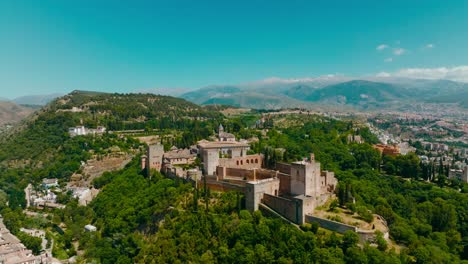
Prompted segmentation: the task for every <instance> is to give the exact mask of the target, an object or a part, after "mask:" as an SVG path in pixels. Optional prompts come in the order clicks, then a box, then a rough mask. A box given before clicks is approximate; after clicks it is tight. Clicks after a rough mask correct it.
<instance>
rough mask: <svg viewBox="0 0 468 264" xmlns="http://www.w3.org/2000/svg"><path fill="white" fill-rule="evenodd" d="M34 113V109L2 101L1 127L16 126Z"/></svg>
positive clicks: (0, 110) (0, 106)
mask: <svg viewBox="0 0 468 264" xmlns="http://www.w3.org/2000/svg"><path fill="white" fill-rule="evenodd" d="M32 112H34V109H32V108H29V107H24V106H20V105H17V104H15V103H14V102H8V101H0V126H3V125H6V124H15V123H17V122H19V121H21V120H23V119H24V118H25V117H27V116H28V115H30V114H31V113H32Z"/></svg>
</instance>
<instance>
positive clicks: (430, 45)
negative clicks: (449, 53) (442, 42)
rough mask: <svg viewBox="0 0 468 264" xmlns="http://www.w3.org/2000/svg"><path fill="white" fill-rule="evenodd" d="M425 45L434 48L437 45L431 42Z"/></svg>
mask: <svg viewBox="0 0 468 264" xmlns="http://www.w3.org/2000/svg"><path fill="white" fill-rule="evenodd" d="M424 47H425V48H426V49H432V48H434V47H435V46H434V44H432V43H429V44H426V46H424Z"/></svg>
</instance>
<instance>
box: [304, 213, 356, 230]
mask: <svg viewBox="0 0 468 264" xmlns="http://www.w3.org/2000/svg"><path fill="white" fill-rule="evenodd" d="M305 222H306V223H312V222H317V223H319V224H320V227H322V228H325V229H328V230H331V231H335V232H338V233H341V234H343V233H344V232H346V231H348V230H351V231H353V232H357V227H355V226H351V225H347V224H343V223H340V222H336V221H332V220H328V219H325V218H320V217H316V216H312V215H306V216H305Z"/></svg>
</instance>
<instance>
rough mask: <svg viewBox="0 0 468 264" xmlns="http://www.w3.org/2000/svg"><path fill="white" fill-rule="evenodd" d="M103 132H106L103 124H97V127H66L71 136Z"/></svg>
mask: <svg viewBox="0 0 468 264" xmlns="http://www.w3.org/2000/svg"><path fill="white" fill-rule="evenodd" d="M104 132H106V128H105V127H103V126H98V127H97V128H86V127H84V126H77V127H70V128H68V134H70V136H71V137H74V136H86V135H96V134H103V133H104Z"/></svg>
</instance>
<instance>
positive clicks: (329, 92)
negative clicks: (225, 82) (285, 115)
mask: <svg viewBox="0 0 468 264" xmlns="http://www.w3.org/2000/svg"><path fill="white" fill-rule="evenodd" d="M467 93H468V84H466V83H461V82H454V81H448V80H420V79H408V78H385V77H372V78H362V79H354V80H352V79H350V78H343V77H339V78H333V77H330V78H328V79H318V80H316V79H311V80H308V79H305V80H303V81H302V80H298V81H294V80H293V81H282V80H279V81H276V82H275V80H273V81H270V82H259V83H253V84H241V85H238V86H233V85H229V86H210V87H205V88H201V89H198V90H195V91H190V92H188V93H185V94H182V95H181V97H182V98H184V99H186V100H189V101H192V102H194V103H197V104H228V105H233V106H237V107H248V108H257V109H260V108H273V109H274V108H282V107H299V106H301V107H307V106H312V105H314V106H317V105H323V106H337V107H339V106H345V105H346V106H350V107H353V108H358V109H368V108H386V107H392V106H394V105H401V104H411V103H413V102H420V103H425V102H427V103H439V102H441V103H442V102H443V103H459V105H460V106H464V107H466V105H467V103H465V101H468V96H467Z"/></svg>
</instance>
